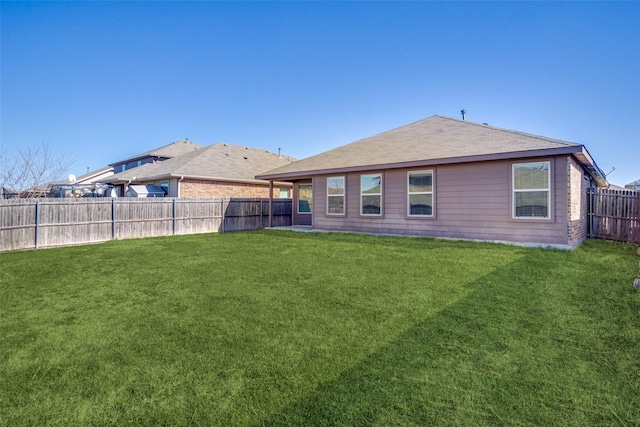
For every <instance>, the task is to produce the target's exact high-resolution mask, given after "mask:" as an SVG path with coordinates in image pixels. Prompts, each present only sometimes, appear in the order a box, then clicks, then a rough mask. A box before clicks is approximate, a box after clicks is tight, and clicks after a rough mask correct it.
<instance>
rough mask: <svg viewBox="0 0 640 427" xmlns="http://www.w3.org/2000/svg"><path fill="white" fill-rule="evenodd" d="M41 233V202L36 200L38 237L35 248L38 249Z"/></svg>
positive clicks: (36, 237)
mask: <svg viewBox="0 0 640 427" xmlns="http://www.w3.org/2000/svg"><path fill="white" fill-rule="evenodd" d="M39 231H40V200H36V236H35V246H36V249H38V234H40V233H39Z"/></svg>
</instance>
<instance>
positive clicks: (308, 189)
mask: <svg viewBox="0 0 640 427" xmlns="http://www.w3.org/2000/svg"><path fill="white" fill-rule="evenodd" d="M312 193H313V186H312V185H311V184H300V185H299V186H298V213H301V214H310V213H311V208H312V203H313V195H312Z"/></svg>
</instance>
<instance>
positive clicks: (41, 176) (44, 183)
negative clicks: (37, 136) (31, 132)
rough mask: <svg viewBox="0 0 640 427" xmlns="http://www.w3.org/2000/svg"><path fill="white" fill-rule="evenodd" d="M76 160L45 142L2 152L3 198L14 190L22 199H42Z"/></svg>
mask: <svg viewBox="0 0 640 427" xmlns="http://www.w3.org/2000/svg"><path fill="white" fill-rule="evenodd" d="M72 165H73V160H71V159H69V158H67V157H66V156H65V155H64V154H61V153H58V152H56V151H55V150H53V149H52V148H51V145H50V144H49V143H45V142H43V143H42V144H41V145H39V146H37V147H18V148H17V149H16V150H15V152H9V151H7V150H0V188H2V190H0V197H2V195H3V194H4V192H5V191H6V190H13V191H15V192H17V193H19V194H20V195H21V196H22V197H42V196H44V195H47V194H48V193H49V189H50V188H51V186H52V185H53V184H54V183H56V182H58V181H61V180H62V179H63V178H64V177H65V176H66V173H67V172H68V171H69V169H70V168H71V166H72Z"/></svg>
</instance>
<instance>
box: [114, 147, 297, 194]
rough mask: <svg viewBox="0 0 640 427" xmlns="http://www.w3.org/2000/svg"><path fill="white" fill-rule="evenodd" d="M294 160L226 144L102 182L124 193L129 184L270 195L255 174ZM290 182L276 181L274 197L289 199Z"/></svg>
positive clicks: (179, 191) (266, 184) (176, 190)
mask: <svg viewBox="0 0 640 427" xmlns="http://www.w3.org/2000/svg"><path fill="white" fill-rule="evenodd" d="M293 161H294V159H292V158H290V157H287V156H281V155H278V154H274V153H271V152H269V151H265V150H260V149H257V148H249V147H241V146H238V145H231V144H225V143H221V142H219V143H217V144H213V145H211V146H209V147H201V148H199V149H197V150H194V151H190V152H187V153H185V154H182V155H179V156H176V157H173V158H171V159H168V160H164V161H162V162H156V163H147V164H144V165H142V166H139V167H136V168H135V169H131V170H126V171H125V172H121V173H117V174H115V175H113V176H111V177H109V178H106V179H103V180H102V182H105V183H110V184H113V185H114V186H117V187H120V188H119V194H122V195H124V194H125V193H126V191H127V190H128V187H129V186H130V185H132V184H144V185H148V184H151V185H156V186H158V187H160V188H162V189H163V190H164V191H165V193H166V195H167V196H169V197H184V198H211V197H224V198H243V197H265V198H266V197H269V192H270V188H269V181H265V180H259V179H255V178H254V176H255V175H256V174H257V173H262V172H265V171H268V170H270V169H274V168H277V167H280V166H284V165H288V164H290V163H292V162H293ZM291 186H292V185H291V184H290V183H275V186H274V188H273V191H274V194H273V196H274V197H275V198H282V197H285V198H288V197H290V194H291V191H290V189H291Z"/></svg>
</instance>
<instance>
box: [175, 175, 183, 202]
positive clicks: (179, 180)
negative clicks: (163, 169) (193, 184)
mask: <svg viewBox="0 0 640 427" xmlns="http://www.w3.org/2000/svg"><path fill="white" fill-rule="evenodd" d="M183 179H184V175H183V176H181V177H180V179H178V194H177V195H176V197H178V198H179V197H180V183H181V182H182V180H183Z"/></svg>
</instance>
